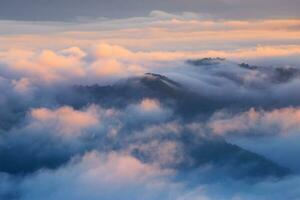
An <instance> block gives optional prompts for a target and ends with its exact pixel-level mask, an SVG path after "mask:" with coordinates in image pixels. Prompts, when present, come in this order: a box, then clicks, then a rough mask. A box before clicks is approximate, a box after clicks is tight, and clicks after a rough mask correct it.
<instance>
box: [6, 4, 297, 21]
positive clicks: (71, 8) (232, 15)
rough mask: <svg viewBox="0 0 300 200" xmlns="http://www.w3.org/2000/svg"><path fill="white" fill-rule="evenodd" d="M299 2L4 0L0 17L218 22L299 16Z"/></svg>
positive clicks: (15, 18)
mask: <svg viewBox="0 0 300 200" xmlns="http://www.w3.org/2000/svg"><path fill="white" fill-rule="evenodd" d="M299 4H300V3H299V1H297V0H265V1H259V0H253V1H247V0H185V1H183V0H164V1H159V0H110V1H106V0H52V1H49V0H27V1H21V0H1V2H0V13H1V14H0V18H1V19H8V20H29V21H30V20H42V21H66V20H74V19H76V18H80V17H84V18H98V17H110V18H123V17H134V16H144V15H145V14H147V13H149V12H150V11H152V10H164V11H166V12H183V11H190V12H197V13H201V14H203V15H208V16H211V17H214V18H217V19H261V18H296V17H299V12H298V8H299Z"/></svg>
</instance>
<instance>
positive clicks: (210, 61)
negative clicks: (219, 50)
mask: <svg viewBox="0 0 300 200" xmlns="http://www.w3.org/2000/svg"><path fill="white" fill-rule="evenodd" d="M224 61H226V59H225V58H220V57H215V58H201V59H190V60H187V61H186V63H188V64H190V65H194V66H207V65H218V64H220V63H221V62H224Z"/></svg>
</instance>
